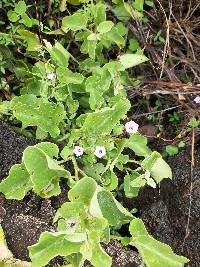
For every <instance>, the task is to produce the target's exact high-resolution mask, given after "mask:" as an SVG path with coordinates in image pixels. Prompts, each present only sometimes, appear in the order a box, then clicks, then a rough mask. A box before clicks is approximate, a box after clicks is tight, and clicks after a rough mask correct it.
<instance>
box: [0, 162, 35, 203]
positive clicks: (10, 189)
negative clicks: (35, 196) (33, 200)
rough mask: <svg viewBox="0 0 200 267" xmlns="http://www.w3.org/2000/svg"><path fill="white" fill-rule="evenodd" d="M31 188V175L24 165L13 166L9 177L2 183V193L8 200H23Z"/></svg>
mask: <svg viewBox="0 0 200 267" xmlns="http://www.w3.org/2000/svg"><path fill="white" fill-rule="evenodd" d="M31 188H32V182H31V180H30V174H29V173H28V171H27V170H26V167H25V165H24V164H23V163H21V164H16V165H14V166H12V168H11V169H10V171H9V175H8V177H7V178H6V179H4V180H3V181H2V182H1V183H0V192H1V193H3V194H4V195H5V197H6V198H7V199H18V200H20V199H23V198H24V196H25V195H26V193H27V192H28V191H29V190H31Z"/></svg>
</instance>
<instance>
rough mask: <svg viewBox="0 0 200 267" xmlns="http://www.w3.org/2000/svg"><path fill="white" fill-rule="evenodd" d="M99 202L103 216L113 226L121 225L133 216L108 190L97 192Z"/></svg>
mask: <svg viewBox="0 0 200 267" xmlns="http://www.w3.org/2000/svg"><path fill="white" fill-rule="evenodd" d="M97 199H98V204H99V207H100V209H101V212H102V214H103V217H104V218H106V219H107V220H108V223H109V224H110V225H112V226H121V225H122V224H126V223H128V222H129V221H130V220H131V218H132V217H133V216H132V214H131V213H130V212H128V211H127V210H126V209H125V208H124V207H123V206H122V205H121V204H120V203H119V202H118V201H117V200H116V199H115V198H114V197H113V195H112V193H110V192H108V191H105V190H103V191H100V192H98V194H97Z"/></svg>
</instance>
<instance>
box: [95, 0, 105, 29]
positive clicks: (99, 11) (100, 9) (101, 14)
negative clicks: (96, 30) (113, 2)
mask: <svg viewBox="0 0 200 267" xmlns="http://www.w3.org/2000/svg"><path fill="white" fill-rule="evenodd" d="M105 20H106V5H104V4H103V3H97V4H96V5H95V6H94V22H95V24H96V25H99V24H100V23H101V22H103V21H105Z"/></svg>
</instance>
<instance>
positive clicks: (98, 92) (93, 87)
mask: <svg viewBox="0 0 200 267" xmlns="http://www.w3.org/2000/svg"><path fill="white" fill-rule="evenodd" d="M85 90H86V92H88V93H89V94H90V98H89V104H90V107H91V109H93V110H95V109H98V108H100V107H101V106H102V104H103V103H104V98H103V96H102V95H103V90H102V83H101V79H100V77H98V76H97V75H93V76H90V77H89V78H87V80H86V82H85Z"/></svg>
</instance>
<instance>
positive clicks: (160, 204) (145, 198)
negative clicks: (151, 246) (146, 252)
mask: <svg viewBox="0 0 200 267" xmlns="http://www.w3.org/2000/svg"><path fill="white" fill-rule="evenodd" d="M195 159H196V164H195V166H194V168H193V170H192V172H191V163H190V154H189V153H188V152H187V151H182V152H181V153H179V154H178V155H177V156H174V157H171V158H169V159H168V162H169V164H170V166H171V168H172V170H173V180H169V179H166V180H164V181H162V182H161V185H160V188H159V189H155V190H153V189H151V188H144V189H143V190H141V192H140V194H139V197H138V198H137V199H135V200H134V201H133V202H132V203H131V202H130V201H128V202H127V203H128V204H127V205H128V206H129V208H133V207H136V208H138V210H139V213H140V217H141V218H142V219H143V221H144V223H145V225H146V227H147V228H148V230H149V232H150V233H151V234H152V235H153V236H154V237H155V238H156V239H158V240H160V241H162V242H165V243H167V244H169V245H170V246H171V247H172V248H173V249H174V251H175V252H176V253H177V254H179V255H183V256H186V257H188V258H189V259H190V265H189V266H192V267H199V266H200V179H199V177H200V148H197V151H196V155H195ZM191 186H192V191H191V192H190V188H191ZM190 193H191V194H190ZM189 209H190V216H189V228H188V233H187V234H186V227H187V223H188V215H189Z"/></svg>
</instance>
